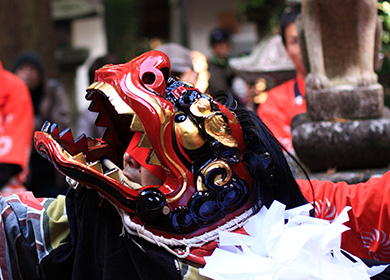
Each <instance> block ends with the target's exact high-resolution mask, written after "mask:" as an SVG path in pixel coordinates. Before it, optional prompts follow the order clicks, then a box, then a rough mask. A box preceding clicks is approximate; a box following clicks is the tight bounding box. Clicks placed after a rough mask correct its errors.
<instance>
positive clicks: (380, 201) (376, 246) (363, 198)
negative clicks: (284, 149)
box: [297, 171, 390, 262]
mask: <svg viewBox="0 0 390 280" xmlns="http://www.w3.org/2000/svg"><path fill="white" fill-rule="evenodd" d="M297 182H298V184H299V187H300V189H301V191H302V193H303V195H304V196H305V198H306V199H307V200H308V201H309V202H312V201H313V192H312V190H311V187H310V184H309V181H307V180H297ZM312 184H313V188H314V197H315V199H314V201H315V213H316V217H318V218H322V219H326V220H333V219H334V218H335V217H336V216H337V215H338V214H339V213H340V212H341V211H342V210H343V209H344V208H345V207H346V206H351V207H352V209H351V210H350V211H349V212H348V213H349V221H348V222H347V223H346V226H348V227H349V228H350V230H348V231H346V232H344V233H343V236H342V244H341V245H342V248H343V249H345V250H347V251H348V252H350V253H352V254H354V255H356V256H358V257H360V258H367V259H376V260H380V261H386V262H390V234H389V233H390V200H389V197H390V171H388V172H387V173H385V174H384V175H383V176H381V177H376V178H371V179H370V180H368V181H367V182H364V183H359V184H353V185H348V184H347V183H345V182H338V183H333V182H330V181H318V180H312Z"/></svg>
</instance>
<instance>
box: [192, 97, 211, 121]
mask: <svg viewBox="0 0 390 280" xmlns="http://www.w3.org/2000/svg"><path fill="white" fill-rule="evenodd" d="M190 111H191V113H192V114H193V115H194V116H196V117H206V116H208V115H209V114H211V113H212V112H211V104H210V100H208V99H207V98H199V99H198V100H197V101H195V102H194V103H193V104H192V105H191V107H190Z"/></svg>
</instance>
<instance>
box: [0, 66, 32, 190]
mask: <svg viewBox="0 0 390 280" xmlns="http://www.w3.org/2000/svg"><path fill="white" fill-rule="evenodd" d="M0 84H1V87H0V191H1V193H2V195H3V196H4V195H8V194H11V193H15V192H20V191H25V190H26V188H25V187H24V185H23V183H24V181H25V179H26V176H27V173H28V161H29V156H30V151H31V145H32V135H33V128H34V113H33V106H32V101H31V97H30V93H29V91H28V88H27V86H26V85H25V84H24V82H23V81H22V80H21V79H20V78H18V77H17V76H16V75H14V74H12V73H11V72H9V71H7V70H5V69H3V66H2V64H1V62H0Z"/></svg>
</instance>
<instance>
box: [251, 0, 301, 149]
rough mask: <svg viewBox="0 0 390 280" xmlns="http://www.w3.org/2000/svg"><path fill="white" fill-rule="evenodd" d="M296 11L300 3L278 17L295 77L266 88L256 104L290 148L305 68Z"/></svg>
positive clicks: (298, 9)
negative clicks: (263, 100)
mask: <svg viewBox="0 0 390 280" xmlns="http://www.w3.org/2000/svg"><path fill="white" fill-rule="evenodd" d="M299 14H300V6H293V7H291V8H287V9H286V11H285V13H284V14H283V15H282V16H281V18H280V29H281V36H282V41H283V44H284V46H285V48H286V52H287V55H288V56H289V57H290V58H291V60H292V61H293V63H294V64H295V68H296V77H295V78H294V79H291V80H288V81H287V82H284V83H283V84H281V85H279V86H277V87H275V88H273V89H271V90H270V91H268V98H267V100H266V101H265V102H264V103H263V104H261V106H259V108H258V110H257V114H258V115H259V117H260V118H261V119H262V121H263V122H264V123H265V124H266V125H267V127H268V128H269V129H270V130H271V131H272V133H273V134H274V136H275V137H276V139H278V140H279V142H280V143H282V144H283V146H284V147H285V148H286V149H287V150H288V151H292V150H293V146H292V139H291V129H290V125H291V120H292V118H293V117H294V116H295V115H297V114H301V113H305V112H306V101H305V82H304V80H305V76H306V72H305V68H304V65H303V61H302V56H301V50H300V48H299V41H298V32H297V27H296V24H295V19H296V18H297V16H298V15H299Z"/></svg>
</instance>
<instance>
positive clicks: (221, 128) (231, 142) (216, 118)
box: [204, 113, 238, 148]
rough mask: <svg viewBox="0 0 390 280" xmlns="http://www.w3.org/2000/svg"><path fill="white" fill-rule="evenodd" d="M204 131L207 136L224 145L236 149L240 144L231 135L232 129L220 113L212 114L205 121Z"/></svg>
mask: <svg viewBox="0 0 390 280" xmlns="http://www.w3.org/2000/svg"><path fill="white" fill-rule="evenodd" d="M204 129H205V130H206V132H207V134H208V135H210V136H212V137H214V138H215V139H217V140H218V141H219V142H221V143H222V144H223V145H225V146H227V147H230V148H236V147H238V143H237V141H236V139H234V138H233V136H232V135H231V131H230V127H229V125H228V124H227V122H226V121H225V119H224V117H223V116H222V115H221V114H218V113H212V114H210V115H208V116H207V118H206V119H205V121H204Z"/></svg>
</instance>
